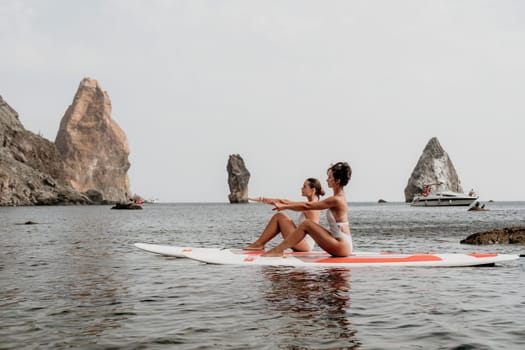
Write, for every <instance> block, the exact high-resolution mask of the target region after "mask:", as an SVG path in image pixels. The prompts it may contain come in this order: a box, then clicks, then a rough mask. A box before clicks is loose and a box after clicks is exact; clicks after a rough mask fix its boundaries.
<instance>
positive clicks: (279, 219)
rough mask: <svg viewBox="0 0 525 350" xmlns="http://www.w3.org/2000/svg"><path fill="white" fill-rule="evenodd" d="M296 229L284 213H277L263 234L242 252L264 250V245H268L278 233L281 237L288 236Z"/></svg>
mask: <svg viewBox="0 0 525 350" xmlns="http://www.w3.org/2000/svg"><path fill="white" fill-rule="evenodd" d="M295 229H296V226H295V224H294V222H293V221H292V219H290V217H289V216H288V215H286V214H285V213H277V214H275V215H274V216H272V218H271V219H270V221H269V222H268V225H266V228H265V229H264V231H263V233H262V234H261V236H259V238H257V240H256V241H255V242H253V243H252V244H249V245H247V246H246V247H244V248H243V249H244V250H264V245H265V244H266V243H268V242H269V241H270V240H271V239H272V238H274V237H275V236H277V235H278V234H279V233H282V234H283V237H286V236H288V235H289V234H290V233H291V232H293V231H294V230H295Z"/></svg>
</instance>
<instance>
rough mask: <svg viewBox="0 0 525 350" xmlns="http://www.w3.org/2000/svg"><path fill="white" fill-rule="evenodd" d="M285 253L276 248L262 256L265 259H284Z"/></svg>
mask: <svg viewBox="0 0 525 350" xmlns="http://www.w3.org/2000/svg"><path fill="white" fill-rule="evenodd" d="M283 254H284V253H283V252H282V251H280V250H276V249H275V248H273V249H270V250H269V251H267V252H265V253H264V254H261V256H262V257H265V258H273V257H278V258H280V257H282V256H283Z"/></svg>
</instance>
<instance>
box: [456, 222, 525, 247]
mask: <svg viewBox="0 0 525 350" xmlns="http://www.w3.org/2000/svg"><path fill="white" fill-rule="evenodd" d="M460 243H462V244H525V227H519V226H518V227H506V228H503V229H496V230H492V231H486V232H478V233H474V234H471V235H470V236H468V237H467V238H465V239H463V240H461V241H460Z"/></svg>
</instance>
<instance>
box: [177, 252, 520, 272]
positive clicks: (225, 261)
mask: <svg viewBox="0 0 525 350" xmlns="http://www.w3.org/2000/svg"><path fill="white" fill-rule="evenodd" d="M183 254H184V255H185V256H186V257H187V258H190V259H193V260H197V261H201V262H204V263H208V264H219V265H256V266H317V267H350V268H354V267H370V266H381V267H383V266H413V267H425V266H426V267H455V266H478V265H493V264H495V263H498V262H504V261H511V260H516V259H518V258H519V255H515V254H497V253H489V254H487V253H483V254H476V253H471V254H397V253H369V252H366V253H358V252H357V253H354V254H352V255H351V256H348V257H333V256H330V255H328V254H327V253H325V252H303V253H297V252H294V253H285V255H284V256H283V257H262V256H261V254H262V252H250V251H243V250H238V249H220V248H187V249H186V250H184V252H183Z"/></svg>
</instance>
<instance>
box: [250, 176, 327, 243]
mask: <svg viewBox="0 0 525 350" xmlns="http://www.w3.org/2000/svg"><path fill="white" fill-rule="evenodd" d="M301 194H302V195H303V196H304V197H306V199H307V200H308V202H318V201H319V198H320V197H321V196H323V195H324V194H325V192H324V190H323V188H322V187H321V181H319V180H318V179H315V178H308V179H306V180H305V181H304V183H303V187H302V188H301ZM249 199H250V200H251V201H255V202H260V203H266V204H273V205H276V204H277V203H279V204H287V203H293V202H292V201H289V200H287V199H279V198H266V197H257V198H249ZM320 216H321V214H320V212H319V210H308V211H303V212H302V213H301V215H300V216H299V218H298V222H299V224H301V223H302V222H303V221H304V220H306V219H308V220H311V221H313V222H317V223H318V222H319V219H320ZM295 229H297V225H296V224H295V223H294V222H293V220H292V219H291V218H290V217H289V216H288V215H286V214H285V213H281V212H280V213H277V214H274V215H273V216H272V218H271V219H270V221H269V222H268V224H267V225H266V228H265V229H264V231H263V232H262V234H261V236H260V237H259V238H257V240H256V241H255V242H253V243H252V244H250V245H247V246H246V247H244V248H243V249H245V250H264V245H265V244H266V243H268V242H269V241H270V240H271V239H272V238H274V237H275V236H277V235H278V234H279V233H281V234H282V236H283V238H286V237H288V236H289V235H290V233H292V232H293V231H295ZM314 245H315V242H314V240H313V239H312V238H311V237H310V236H306V237H304V239H302V240H300V241H299V242H298V243H296V244H294V245H293V246H292V247H291V248H292V249H293V250H295V251H298V252H308V251H310V250H312V249H313V247H314Z"/></svg>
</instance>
